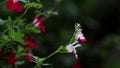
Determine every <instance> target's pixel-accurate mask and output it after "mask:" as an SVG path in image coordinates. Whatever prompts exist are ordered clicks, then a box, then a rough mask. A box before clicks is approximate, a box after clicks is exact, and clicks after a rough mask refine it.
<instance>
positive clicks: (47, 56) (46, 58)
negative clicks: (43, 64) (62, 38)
mask: <svg viewBox="0 0 120 68" xmlns="http://www.w3.org/2000/svg"><path fill="white" fill-rule="evenodd" d="M56 53H58V50H56V51H55V52H53V53H52V54H50V55H49V56H47V57H46V58H45V60H46V59H48V58H50V57H52V56H53V55H55V54H56Z"/></svg>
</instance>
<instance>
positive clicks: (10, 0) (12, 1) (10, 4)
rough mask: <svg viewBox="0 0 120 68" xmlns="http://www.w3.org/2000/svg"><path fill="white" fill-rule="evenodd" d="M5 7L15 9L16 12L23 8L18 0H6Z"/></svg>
mask: <svg viewBox="0 0 120 68" xmlns="http://www.w3.org/2000/svg"><path fill="white" fill-rule="evenodd" d="M6 7H7V9H8V10H16V11H17V12H22V11H23V8H24V7H23V5H21V4H20V3H19V1H18V0H7V2H6Z"/></svg>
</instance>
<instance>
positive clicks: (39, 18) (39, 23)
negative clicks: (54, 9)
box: [33, 16, 45, 32]
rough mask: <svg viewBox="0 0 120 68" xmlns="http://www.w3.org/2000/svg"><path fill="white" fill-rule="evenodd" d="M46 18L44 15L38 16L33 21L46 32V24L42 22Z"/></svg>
mask: <svg viewBox="0 0 120 68" xmlns="http://www.w3.org/2000/svg"><path fill="white" fill-rule="evenodd" d="M44 20H45V18H44V17H39V16H36V17H35V19H34V21H33V24H34V25H35V26H37V27H38V28H39V29H40V30H41V31H42V32H45V26H44V25H43V24H42V22H43V21H44Z"/></svg>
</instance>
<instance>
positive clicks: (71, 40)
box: [69, 31, 76, 44]
mask: <svg viewBox="0 0 120 68" xmlns="http://www.w3.org/2000/svg"><path fill="white" fill-rule="evenodd" d="M75 34H76V31H74V33H73V35H72V38H71V39H70V42H69V44H70V43H72V42H73V40H74V38H75V37H74V36H75Z"/></svg>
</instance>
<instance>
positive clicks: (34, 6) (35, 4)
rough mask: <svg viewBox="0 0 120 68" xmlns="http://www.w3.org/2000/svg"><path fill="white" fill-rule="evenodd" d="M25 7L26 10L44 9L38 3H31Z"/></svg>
mask: <svg viewBox="0 0 120 68" xmlns="http://www.w3.org/2000/svg"><path fill="white" fill-rule="evenodd" d="M25 7H26V8H32V7H33V8H38V9H40V8H42V7H43V5H42V4H40V3H36V2H31V3H27V4H26V5H25Z"/></svg>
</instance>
